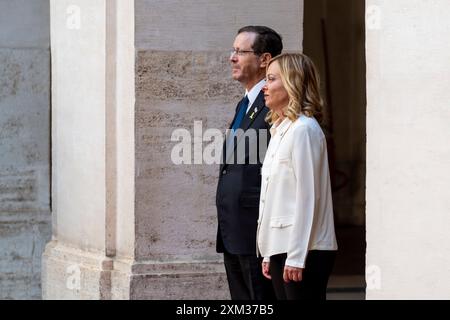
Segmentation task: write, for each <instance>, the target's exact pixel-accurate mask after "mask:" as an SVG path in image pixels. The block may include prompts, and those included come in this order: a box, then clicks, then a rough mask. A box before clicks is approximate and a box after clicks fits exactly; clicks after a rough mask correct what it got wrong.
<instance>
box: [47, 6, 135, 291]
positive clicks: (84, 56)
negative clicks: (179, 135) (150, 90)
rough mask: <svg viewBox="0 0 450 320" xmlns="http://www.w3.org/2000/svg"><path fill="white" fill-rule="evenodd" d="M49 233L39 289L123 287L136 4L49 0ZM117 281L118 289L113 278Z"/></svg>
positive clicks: (130, 241) (130, 238) (128, 255)
mask: <svg viewBox="0 0 450 320" xmlns="http://www.w3.org/2000/svg"><path fill="white" fill-rule="evenodd" d="M50 9H51V14H50V15H51V50H52V103H53V106H52V159H53V161H52V167H53V168H52V178H53V179H52V203H53V238H52V241H51V242H50V243H49V244H48V245H47V247H46V250H45V253H44V256H43V275H42V282H43V285H42V287H43V297H44V299H45V298H47V299H109V298H111V297H112V295H113V292H114V294H116V295H118V296H121V297H125V298H126V297H128V296H129V294H128V292H129V277H127V275H125V278H124V279H121V280H118V279H117V278H118V277H114V279H115V281H112V278H113V277H112V276H111V271H112V270H113V269H114V267H115V264H116V263H117V265H120V263H121V262H122V261H126V262H128V261H133V256H134V244H135V241H134V234H135V230H134V227H135V224H134V223H135V221H134V31H133V30H134V7H133V2H132V1H127V0H95V1H92V0H77V1H73V0H70V1H65V0H54V1H51V2H50ZM116 285H117V286H118V289H117V290H116V289H115V286H116Z"/></svg>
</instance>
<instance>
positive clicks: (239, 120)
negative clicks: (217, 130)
mask: <svg viewBox="0 0 450 320" xmlns="http://www.w3.org/2000/svg"><path fill="white" fill-rule="evenodd" d="M248 103H249V101H248V98H247V96H245V97H244V99H242V100H241V103H240V104H239V111H238V115H237V116H236V119H235V120H234V123H233V127H231V130H232V131H231V132H232V134H233V135H234V132H235V131H236V129H238V128H239V127H240V125H241V123H242V119H244V116H245V114H246V113H247V108H248Z"/></svg>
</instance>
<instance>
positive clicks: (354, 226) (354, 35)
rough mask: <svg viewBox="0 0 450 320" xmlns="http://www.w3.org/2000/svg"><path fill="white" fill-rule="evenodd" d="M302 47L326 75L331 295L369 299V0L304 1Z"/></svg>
mask: <svg viewBox="0 0 450 320" xmlns="http://www.w3.org/2000/svg"><path fill="white" fill-rule="evenodd" d="M303 51H304V53H305V54H307V55H308V56H310V57H311V58H312V59H313V60H314V62H315V63H316V65H317V67H318V68H319V70H320V74H321V84H322V94H323V97H324V98H325V100H326V104H327V107H326V111H327V113H328V118H327V121H326V123H325V125H324V131H325V132H326V134H327V141H328V149H329V157H330V172H331V180H332V185H333V205H334V211H335V224H336V236H337V238H338V246H339V251H338V255H337V260H336V264H335V268H334V270H333V274H332V278H331V279H330V284H329V299H364V297H365V281H364V274H365V247H366V242H365V172H366V63H365V1H362V0H340V1H335V0H305V2H304V38H303Z"/></svg>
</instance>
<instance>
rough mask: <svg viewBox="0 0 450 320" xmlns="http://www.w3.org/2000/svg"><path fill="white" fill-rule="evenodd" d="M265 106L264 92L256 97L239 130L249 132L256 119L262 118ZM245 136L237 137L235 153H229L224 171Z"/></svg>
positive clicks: (239, 135)
mask: <svg viewBox="0 0 450 320" xmlns="http://www.w3.org/2000/svg"><path fill="white" fill-rule="evenodd" d="M264 106H265V101H264V92H262V91H260V92H259V94H258V96H257V97H256V100H255V101H254V102H253V104H252V106H251V108H250V110H249V111H248V112H247V114H246V115H245V117H244V119H243V120H242V123H241V125H240V127H239V128H240V129H242V130H243V131H244V132H245V131H246V130H248V128H249V127H250V126H251V124H252V123H253V122H254V121H255V119H256V118H257V117H258V116H260V114H261V110H263V108H264ZM243 136H244V135H243V134H242V133H241V134H238V135H237V136H236V144H235V145H234V150H233V152H229V153H228V154H226V159H225V163H224V164H223V165H222V166H221V170H222V169H223V167H225V166H226V165H227V162H228V160H229V158H230V157H231V156H233V157H234V152H235V151H236V148H237V146H238V144H239V141H240V140H241V139H242V137H243ZM225 149H226V148H224V151H223V152H225Z"/></svg>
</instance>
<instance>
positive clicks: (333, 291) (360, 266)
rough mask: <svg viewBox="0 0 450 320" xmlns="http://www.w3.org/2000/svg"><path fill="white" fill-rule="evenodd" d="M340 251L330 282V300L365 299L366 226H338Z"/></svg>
mask: <svg viewBox="0 0 450 320" xmlns="http://www.w3.org/2000/svg"><path fill="white" fill-rule="evenodd" d="M336 237H337V241H338V247H339V250H338V253H337V256H336V262H335V265H334V269H333V273H332V275H331V277H330V280H329V282H328V294H327V299H329V300H365V286H366V284H365V254H366V234H365V227H355V226H347V227H337V228H336Z"/></svg>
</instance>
